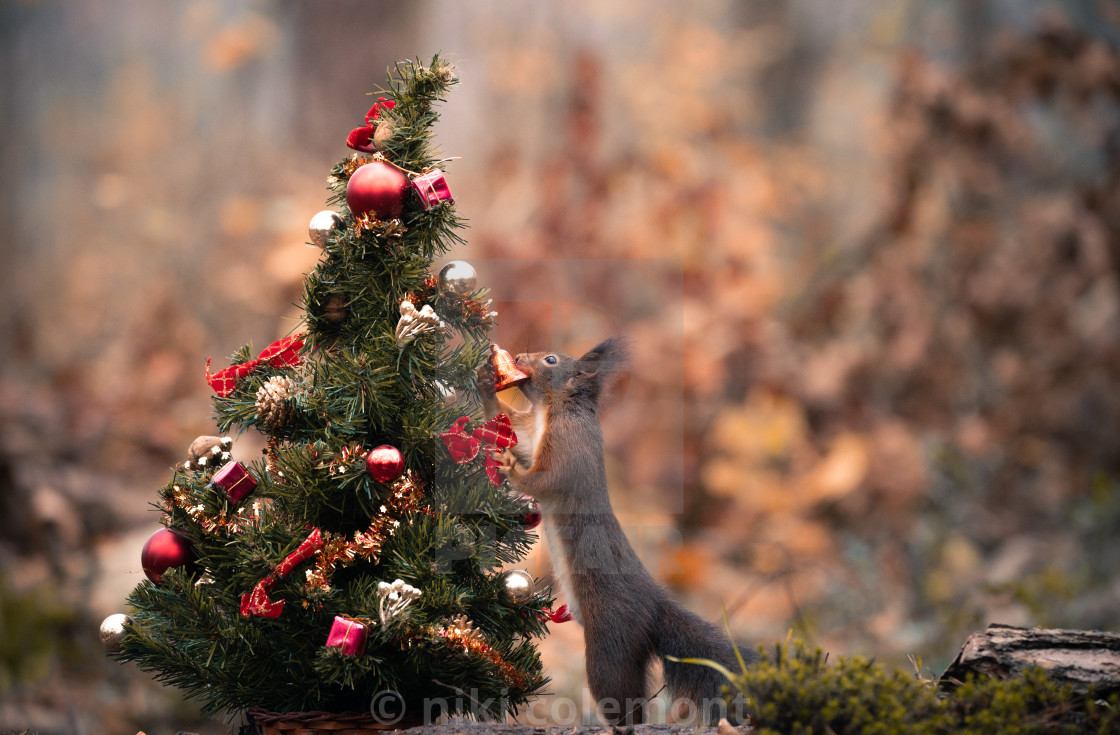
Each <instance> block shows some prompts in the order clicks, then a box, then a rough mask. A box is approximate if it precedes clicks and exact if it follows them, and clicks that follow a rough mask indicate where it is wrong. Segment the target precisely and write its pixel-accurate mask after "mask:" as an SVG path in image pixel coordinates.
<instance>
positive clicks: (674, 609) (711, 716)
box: [654, 599, 754, 723]
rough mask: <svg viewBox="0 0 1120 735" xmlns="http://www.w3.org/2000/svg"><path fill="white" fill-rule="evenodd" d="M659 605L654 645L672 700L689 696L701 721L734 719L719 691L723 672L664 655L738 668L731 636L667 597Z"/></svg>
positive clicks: (747, 656)
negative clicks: (670, 658) (704, 660)
mask: <svg viewBox="0 0 1120 735" xmlns="http://www.w3.org/2000/svg"><path fill="white" fill-rule="evenodd" d="M661 608H662V609H661V614H660V615H659V616H658V620H659V624H658V630H657V634H656V637H655V641H654V648H655V650H656V651H657V655H658V656H659V657H660V658H661V661H662V665H663V668H664V671H665V684H666V685H667V687H668V690H669V695H670V697H671V698H672V699H673V701H674V702H677V701H679V700H683V699H688V700H691V701H692V705H693V706H695V707H696V708H698V709H696V710H694V711H695V712H696V713H697V715H698V716H699V718H700V719H701V720H703V721H705V722H708V723H714V722H717V721H718V720H719V719H720V718H721V717H725V716H726V717H728V719H730V720H731V721H732V722H735V721H736V720H737V719H738V718H736V717H735V711H734V710H735V708H734V707H731V709H730V710H728V709H727V707H726V705H725V701H724V697H723V694H722V690H723V687H724V685H727V684H728V681H727V679H726V678H725V677H724V676H723V674H721V673H720V672H718V671H716V670H715V669H713V668H711V667H709V666H701V665H699V664H686V663H677V662H675V661H670V660H668V659H667V658H666V656H672V657H674V658H680V659H690V658H699V659H708V660H710V661H715V662H717V663H720V664H723V665H724V666H725V667H727V668H728V669H730V670H731V671H733V672H738V671H741V670H742V669H741V667H740V665H739V660H738V658H737V657H736V656H735V649H734V647H733V645H732V642H731V639H730V638H729V637H728V636H727V633H726V632H725V631H723V630H721V629H720V628H717V627H716V626H715V625H712V624H711V623H709V622H708V621H706V620H703V619H701V618H700V617H698V616H697V615H694V614H693V613H691V612H689V611H688V610H685V609H684V608H682V607H680V606H679V605H677V604H676V603H674V602H673V601H671V600H669V599H665V600H664V601H663V603H662V606H661ZM740 653H742V655H743V658H744V660H746V661H748V662H749V661H750V660H752V659H753V658H754V656H753V655H752V652H750V651H740ZM740 717H741V713H740Z"/></svg>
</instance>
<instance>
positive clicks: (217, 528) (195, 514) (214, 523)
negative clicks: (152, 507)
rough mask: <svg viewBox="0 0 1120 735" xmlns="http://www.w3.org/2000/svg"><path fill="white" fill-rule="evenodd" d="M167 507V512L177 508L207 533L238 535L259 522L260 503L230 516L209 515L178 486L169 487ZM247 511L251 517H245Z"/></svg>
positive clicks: (223, 514) (225, 513)
mask: <svg viewBox="0 0 1120 735" xmlns="http://www.w3.org/2000/svg"><path fill="white" fill-rule="evenodd" d="M167 506H168V510H171V509H173V508H178V509H179V510H181V511H183V512H184V513H186V514H187V516H188V517H189V518H190V519H191V520H192V521H194V522H195V523H197V524H198V525H200V526H202V530H204V531H206V532H207V533H225V534H230V533H238V532H240V531H241V528H242V526H243V525H245V524H247V523H256V522H257V521H258V520H260V515H261V506H260V501H254V502H253V505H252V507H251V508H249V507H245V506H243V507H241V508H238V509H237V510H236V511H235V512H234V513H233V514H232V515H231V514H229V513H227V512H226V511H224V510H223V511H222V512H221V513H218V514H216V515H210V514H208V513H207V512H206V508H205V506H203V505H202V504H201V503H195V502H194V500H193V499H192V498H191V497H190V495H188V494H187V491H186V490H184V489H183V488H182V486H180V485H172V486H171V493H170V494H169V495H168V496H167ZM247 511H251V513H252V515H247V514H246V512H247Z"/></svg>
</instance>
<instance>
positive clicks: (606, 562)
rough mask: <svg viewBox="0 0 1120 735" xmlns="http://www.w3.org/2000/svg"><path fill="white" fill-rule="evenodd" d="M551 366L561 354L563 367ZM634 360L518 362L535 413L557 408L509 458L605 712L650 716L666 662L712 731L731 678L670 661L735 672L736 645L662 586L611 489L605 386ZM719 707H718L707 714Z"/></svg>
mask: <svg viewBox="0 0 1120 735" xmlns="http://www.w3.org/2000/svg"><path fill="white" fill-rule="evenodd" d="M545 358H555V359H556V364H555V365H549V364H547V363H546V362H545ZM625 358H626V352H625V346H624V344H623V342H622V340H621V339H619V338H612V339H610V340H607V341H605V342H603V343H602V344H600V345H599V346H597V347H595V348H593V349H592V350H591V351H590V352H588V353H587V354H586V355H584V356H583V357H581V358H580V359H578V360H576V359H573V358H571V357H569V356H567V355H563V354H560V353H534V354H531V355H524V354H523V355H518V356H517V358H516V362H517V364H518V366H519V367H521V368H522V369H524V370H526V372H530V373H531V374H532V380H531V381H530V382H529V383H528V384H526V385H524V386H522V392H523V393H524V394H525V395H526V396H527V397H528V398H529V401H530V403H531V404H532V410H531V413H532V414H533V415H534V416H536V415H537V414H538V413H539V412H541V411H547V412H548V414H547V415H548V420H547V421H546V422H544V423H543V426H544V429H543V432H542V435H535V436H532V437H527V438H526V441H524V442H522V443H523V444H524V445H526V446H522V447H521V448H520V449H521V451H520V452H517V453H514V452H509V451H507V452H506V453H505V455H504V456H503V457H500V458H499V459H500V460H501V461H502V462H503V466H504V469H505V471H506V476H507V478H508V479H509V481H510V483H511V484H512V485H513V487H514V489H516V490H517V491H518V492H522V493H525V494H527V495H531V496H533V497H535V498H536V499H537V501H538V502H539V504H540V507H541V514H542V516H543V519H544V525H545V530H546V531H547V536H548V539H549V546H550V550H551V552H552V558H553V565H554V568H555V569H556V576H557V579H558V581H559V582H560V585H561V587H562V588H564V592H565V593H566V595H567V599H566V600H565V601H566V602H568V604H569V607H570V608H571V609H572V612H573V615H574V616H575V618H576V620H578V621H579V622H580V623H581V624H582V625H583V628H584V641H585V646H586V662H587V680H588V684H589V686H590V688H591V694H592V696H594V697H595V700H596V702H597V703H598V706H599V712H600V715H601V716H602V717H603V718H604V719H605V720H607V721H608V722H617V721H624V722H630V723H638V722H641V721H642V720H643V714H644V702H645V699H646V697H648V696H649V691H648V689H649V687H648V681H647V679H648V676H647V675H648V670H649V666H650V663H651V660H652V658H653V657H654V656H657V657H659V658H661V660H662V662H663V669H664V672H665V680H666V684H667V686H668V689H669V692H670V696H671V698H672V699H673V700H677V699H679V698H687V699H689V700H692V702H693V703H694V705H696V706H700V708H701V709H700V712H699V714H700V715H701V717H702V718H703V719H704V721H706V722H709V723H711V722H714V721H715V720H718V718H719V716H722V714H723V713H722V710H721V708H720V707H719V706H718V705H717V703H719V702H722V697H721V689H722V687H723V686H724V685H725V684H726V681H725V680H724V678H723V676H722V675H721V674H719V673H718V672H716V671H714V670H712V669H710V668H708V667H705V666H699V665H695V664H684V663H674V662H672V661H669V660H667V659H666V658H665V657H666V656H674V657H677V658H706V659H711V660H713V661H717V662H719V663H721V664H723V665H724V666H727V667H728V668H731V669H732V670H736V669H737V668H738V664H737V660H736V657H735V653H734V650H733V648H732V644H731V642H730V640H729V639H728V637H727V636H726V635H725V634H724V633H723V632H721V631H720V630H719V629H718V628H716V626H714V625H712V624H710V623H708V622H706V621H704V620H702V619H700V618H699V617H697V616H696V615H694V614H692V613H691V612H689V611H687V610H685V609H683V608H682V607H680V606H679V605H677V604H676V603H675V602H673V601H672V600H671V599H670V598H669V596H668V595H667V594H666V592H665V590H664V589H662V587H661V586H660V585H658V584H657V582H655V581H654V579H653V577H651V576H650V574H649V572H647V571H646V569H645V567H644V566H643V565H642V562H641V560H640V559H639V558H638V556H637V554H636V553H635V552H634V549H633V548H632V547H631V546H630V543H629V541H628V540H627V539H626V536H625V534H624V533H623V530H622V526H621V525H620V524H619V522H618V519H617V518H616V517H615V515H614V511H613V509H612V508H611V504H610V498H609V496H608V493H607V477H606V469H605V466H604V462H603V435H602V431H601V429H600V423H599V415H598V410H599V403H600V396H601V394H602V392H603V388H604V385H605V384H606V383H607V382H609V381H610V380H611V379H612V378H615V377H617V374H618V373H619V372H620V371H621V370H623V369H624V367H625ZM479 375H480V388H482V395H483V401H484V404H485V407H486V410H487V413H488V414H489V415H491V416H492V415H493V414H495V413H498V412H499V411H500V410H505V411H507V412H508V411H509V410H510V409H509V408H508V407H507V406H505V405H504V404H499V402H498V401H497V399H496V398H495V397H494V395H493V392H492V391H489V392H488V391H487V387H488V386H487V385H486V383H485V375H484V374H483V371H480V373H479ZM511 418H513V417H511ZM518 424H520V425H521V426H522V427H523V428H524V427H525V426H534V425H535V426H542V424H541V423H540V422H534V421H532V420H531V419H530V417H529V416H527V415H526V414H525V413H521V414H520V415H519V416H518V417H517V418H516V420H515V426H517V425H518ZM520 436H521V433H520V432H519V437H520ZM708 705H713V706H714V709H710V710H707V711H705V709H706V708H707V707H708Z"/></svg>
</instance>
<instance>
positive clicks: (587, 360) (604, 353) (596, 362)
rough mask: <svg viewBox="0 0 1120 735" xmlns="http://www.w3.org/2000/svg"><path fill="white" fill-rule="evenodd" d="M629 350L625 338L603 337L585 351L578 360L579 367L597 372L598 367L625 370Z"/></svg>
mask: <svg viewBox="0 0 1120 735" xmlns="http://www.w3.org/2000/svg"><path fill="white" fill-rule="evenodd" d="M629 357H630V354H629V350H627V348H626V339H625V338H624V337H622V336H621V335H619V336H614V337H611V338H610V339H605V340H603V341H602V342H600V343H599V344H597V345H595V346H594V347H592V348H591V349H590V350H588V351H587V354H585V355H584V356H583V357H581V358H579V362H580V363H583V364H581V365H580V368H582V369H583V370H590V371H593V372H597V371H599V370H600V369H606V370H608V371H614V370H625V369H626V361H627V360H628V359H629Z"/></svg>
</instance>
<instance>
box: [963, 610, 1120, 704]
mask: <svg viewBox="0 0 1120 735" xmlns="http://www.w3.org/2000/svg"><path fill="white" fill-rule="evenodd" d="M1034 666H1039V667H1042V668H1043V669H1045V670H1046V672H1047V673H1048V674H1049V675H1050V676H1051V677H1052V678H1053V679H1055V680H1057V681H1061V682H1068V683H1069V684H1070V685H1071V686H1072V687H1073V690H1074V691H1075V692H1077V693H1079V694H1084V693H1085V692H1086V691H1088V689H1089V687H1090V686H1092V687H1093V691H1094V693H1095V694H1096V696H1101V697H1104V696H1107V695H1109V694H1112V693H1114V692H1120V633H1105V632H1101V631H1095V630H1063V629H1060V628H1016V627H1012V626H1009V625H989V626H988V629H987V630H985V631H982V632H979V633H973V634H972V635H970V636H969V637H968V640H966V641H965V643H964V646H963V647H962V648H961V652H960V653H959V654H957V658H956V660H954V661H953V663H951V664H949V667H948V668H947V669H945V673H943V674H942V675H941V684H942V686H945V687H950V688H951V687H953V686H956V685H959V684H960V683H961V682H963V681H964V680H965V677H967V676H968V674H970V673H975V674H985V675H988V676H994V677H998V678H1001V679H1005V678H1008V677H1012V676H1017V675H1019V674H1021V673H1022V672H1023V671H1024V670H1025V669H1028V668H1031V667H1034Z"/></svg>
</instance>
